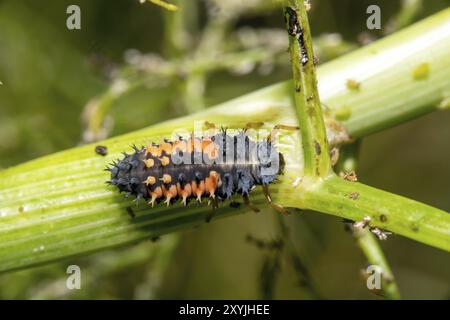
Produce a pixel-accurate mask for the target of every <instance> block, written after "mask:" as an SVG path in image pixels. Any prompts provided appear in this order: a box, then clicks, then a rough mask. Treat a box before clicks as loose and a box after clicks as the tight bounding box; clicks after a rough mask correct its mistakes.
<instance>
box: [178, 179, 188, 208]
mask: <svg viewBox="0 0 450 320" xmlns="http://www.w3.org/2000/svg"><path fill="white" fill-rule="evenodd" d="M177 191H178V196H180V197H181V198H182V201H181V202H182V203H183V205H184V206H185V205H186V204H187V203H186V200H187V198H189V197H190V196H191V194H192V188H191V185H190V184H189V183H188V184H186V185H185V186H184V187H183V188H182V187H181V185H180V183H177Z"/></svg>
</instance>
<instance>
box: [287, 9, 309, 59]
mask: <svg viewBox="0 0 450 320" xmlns="http://www.w3.org/2000/svg"><path fill="white" fill-rule="evenodd" d="M285 20H286V25H287V31H288V34H289V35H290V36H292V37H295V38H296V39H297V41H298V45H299V47H300V62H301V63H302V65H305V64H306V63H307V62H308V61H309V58H308V52H307V51H306V46H305V39H304V33H303V29H302V27H301V26H300V23H299V21H298V17H297V12H296V11H295V10H294V9H292V8H291V7H286V8H285Z"/></svg>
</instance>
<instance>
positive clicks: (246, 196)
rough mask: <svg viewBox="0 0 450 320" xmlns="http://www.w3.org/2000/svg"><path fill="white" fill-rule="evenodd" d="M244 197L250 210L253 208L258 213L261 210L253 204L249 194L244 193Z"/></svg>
mask: <svg viewBox="0 0 450 320" xmlns="http://www.w3.org/2000/svg"><path fill="white" fill-rule="evenodd" d="M242 197H243V198H244V204H245V205H246V206H247V207H248V208H249V209H250V210H252V211H253V212H256V213H258V212H259V211H260V210H259V209H258V207H256V206H255V205H254V204H252V203H251V202H250V199H249V198H248V195H247V194H245V195H243V196H242Z"/></svg>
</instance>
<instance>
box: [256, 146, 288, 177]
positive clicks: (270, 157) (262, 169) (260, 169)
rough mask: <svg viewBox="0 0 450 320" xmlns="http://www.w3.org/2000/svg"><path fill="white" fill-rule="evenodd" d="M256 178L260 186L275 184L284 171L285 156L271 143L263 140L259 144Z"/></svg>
mask: <svg viewBox="0 0 450 320" xmlns="http://www.w3.org/2000/svg"><path fill="white" fill-rule="evenodd" d="M256 149H257V152H256V156H257V159H258V161H257V163H258V165H257V166H256V172H255V174H256V177H257V178H258V179H257V180H258V183H259V184H263V185H265V184H269V183H272V182H274V181H275V180H276V179H277V177H278V176H279V175H280V174H281V172H282V171H283V169H284V159H283V155H282V154H281V153H279V152H278V150H277V149H276V147H275V146H274V145H273V144H272V142H271V141H267V140H263V141H261V142H259V143H258V144H257V147H256Z"/></svg>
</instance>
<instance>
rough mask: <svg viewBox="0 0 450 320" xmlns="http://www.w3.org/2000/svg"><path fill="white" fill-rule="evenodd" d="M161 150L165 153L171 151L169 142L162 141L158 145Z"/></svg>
mask: <svg viewBox="0 0 450 320" xmlns="http://www.w3.org/2000/svg"><path fill="white" fill-rule="evenodd" d="M159 148H160V150H161V152H162V151H164V152H165V153H166V154H171V153H172V144H171V143H163V144H162V145H161V146H160V147H159Z"/></svg>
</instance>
